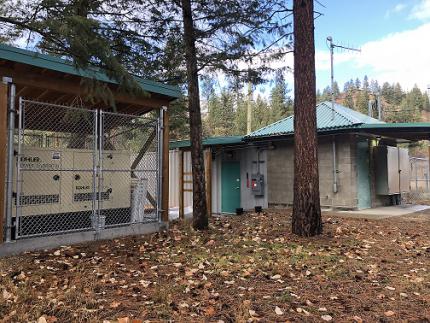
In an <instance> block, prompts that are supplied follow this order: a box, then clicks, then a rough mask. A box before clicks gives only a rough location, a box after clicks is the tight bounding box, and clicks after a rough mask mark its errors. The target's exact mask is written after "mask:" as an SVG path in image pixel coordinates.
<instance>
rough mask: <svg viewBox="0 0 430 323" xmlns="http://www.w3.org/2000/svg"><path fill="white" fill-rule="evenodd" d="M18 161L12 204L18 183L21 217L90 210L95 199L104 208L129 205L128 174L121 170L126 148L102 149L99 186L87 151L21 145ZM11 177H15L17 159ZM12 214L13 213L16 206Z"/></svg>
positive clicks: (124, 165) (125, 165)
mask: <svg viewBox="0 0 430 323" xmlns="http://www.w3.org/2000/svg"><path fill="white" fill-rule="evenodd" d="M20 160H21V162H20V168H21V170H20V178H21V181H20V184H17V181H16V180H14V188H13V191H14V201H13V203H14V206H16V204H17V196H16V195H17V194H16V192H17V185H20V191H21V194H20V195H21V196H20V200H19V205H20V210H21V215H22V216H31V215H44V214H58V213H71V212H81V211H91V210H92V209H93V203H94V201H95V203H97V205H96V207H98V208H99V209H103V210H107V209H114V208H115V209H117V208H130V207H131V203H130V200H131V174H130V171H121V170H124V169H126V168H128V167H129V165H130V153H129V152H128V151H104V152H103V155H102V161H101V166H102V170H103V171H102V179H101V181H100V183H102V185H101V187H99V178H98V177H95V178H94V169H95V167H94V166H95V165H94V153H93V152H92V151H90V150H85V149H55V148H35V147H28V146H24V147H23V148H22V156H21V158H20ZM13 176H14V178H15V179H16V178H17V158H15V167H14V174H13ZM97 188H99V189H98V190H97ZM94 189H96V190H97V191H96V197H95V199H93V191H94ZM99 200H100V201H99ZM12 215H13V216H16V208H15V207H13V214H12Z"/></svg>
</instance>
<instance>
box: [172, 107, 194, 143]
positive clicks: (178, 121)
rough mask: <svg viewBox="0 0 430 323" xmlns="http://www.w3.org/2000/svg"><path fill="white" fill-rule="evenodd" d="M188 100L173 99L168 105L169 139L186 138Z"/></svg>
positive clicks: (187, 132)
mask: <svg viewBox="0 0 430 323" xmlns="http://www.w3.org/2000/svg"><path fill="white" fill-rule="evenodd" d="M187 105H188V102H187V100H186V98H181V99H179V100H176V101H173V102H172V103H171V104H170V106H169V116H170V119H169V134H170V139H171V140H182V139H186V138H188V134H189V131H190V129H189V126H188V118H189V115H188V108H187Z"/></svg>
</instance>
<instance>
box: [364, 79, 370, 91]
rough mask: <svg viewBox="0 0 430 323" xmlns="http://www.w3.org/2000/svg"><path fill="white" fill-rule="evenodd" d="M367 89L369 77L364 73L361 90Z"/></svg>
mask: <svg viewBox="0 0 430 323" xmlns="http://www.w3.org/2000/svg"><path fill="white" fill-rule="evenodd" d="M369 90H370V86H369V78H368V77H367V75H364V78H363V91H369Z"/></svg>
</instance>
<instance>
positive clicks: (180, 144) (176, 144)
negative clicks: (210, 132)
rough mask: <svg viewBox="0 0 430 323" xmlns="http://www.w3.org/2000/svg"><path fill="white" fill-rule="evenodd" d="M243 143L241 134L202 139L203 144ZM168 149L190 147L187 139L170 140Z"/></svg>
mask: <svg viewBox="0 0 430 323" xmlns="http://www.w3.org/2000/svg"><path fill="white" fill-rule="evenodd" d="M242 143H244V141H243V137H242V136H230V137H209V138H205V139H203V146H217V145H238V144H242ZM169 147H170V149H177V148H188V147H191V143H190V141H189V140H178V141H171V142H170V145H169Z"/></svg>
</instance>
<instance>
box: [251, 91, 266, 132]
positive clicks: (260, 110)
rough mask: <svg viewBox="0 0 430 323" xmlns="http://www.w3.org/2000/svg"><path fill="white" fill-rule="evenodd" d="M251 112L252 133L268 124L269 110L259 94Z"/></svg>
mask: <svg viewBox="0 0 430 323" xmlns="http://www.w3.org/2000/svg"><path fill="white" fill-rule="evenodd" d="M252 110H253V111H252V131H255V130H257V129H260V128H262V127H265V126H267V125H268V124H270V108H269V105H268V104H267V102H266V100H264V98H263V97H261V95H260V94H259V95H258V96H257V99H256V100H255V102H254V104H253V109H252Z"/></svg>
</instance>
